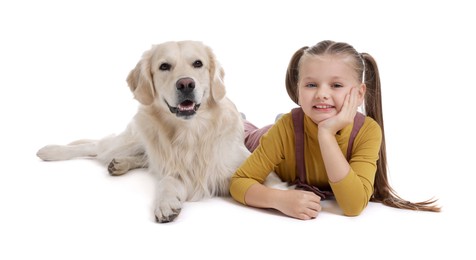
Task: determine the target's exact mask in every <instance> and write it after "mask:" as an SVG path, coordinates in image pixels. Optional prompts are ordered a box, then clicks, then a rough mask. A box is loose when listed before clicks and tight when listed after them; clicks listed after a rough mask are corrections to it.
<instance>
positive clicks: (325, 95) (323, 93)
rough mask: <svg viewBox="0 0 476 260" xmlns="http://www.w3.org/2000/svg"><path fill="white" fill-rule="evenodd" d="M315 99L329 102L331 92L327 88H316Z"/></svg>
mask: <svg viewBox="0 0 476 260" xmlns="http://www.w3.org/2000/svg"><path fill="white" fill-rule="evenodd" d="M314 98H315V99H318V100H327V99H329V91H328V89H327V88H325V87H319V88H316V93H315V94H314Z"/></svg>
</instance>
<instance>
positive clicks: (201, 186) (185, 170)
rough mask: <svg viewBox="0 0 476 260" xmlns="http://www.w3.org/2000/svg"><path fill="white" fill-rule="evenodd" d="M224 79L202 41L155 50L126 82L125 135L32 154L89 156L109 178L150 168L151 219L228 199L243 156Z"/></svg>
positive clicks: (169, 217) (64, 157) (240, 130)
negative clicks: (131, 113) (130, 112)
mask: <svg viewBox="0 0 476 260" xmlns="http://www.w3.org/2000/svg"><path fill="white" fill-rule="evenodd" d="M223 76H224V71H223V69H222V68H221V66H220V65H219V63H218V61H217V60H216V58H215V55H214V54H213V52H212V50H211V48H210V47H208V46H206V45H204V44H202V43H201V42H195V41H181V42H166V43H162V44H158V45H155V46H153V47H152V48H151V49H150V50H148V51H146V52H145V53H144V54H143V56H142V59H141V60H140V61H139V62H138V64H137V66H136V67H135V68H134V69H133V70H132V71H131V72H130V73H129V76H128V77H127V83H128V85H129V87H130V89H131V91H132V92H133V94H134V97H135V98H136V99H137V100H138V101H139V102H140V104H141V105H140V107H139V109H138V112H137V114H136V115H135V117H134V118H133V120H132V121H131V123H130V124H129V125H128V126H127V128H126V130H125V131H124V132H122V133H121V134H119V135H117V136H110V137H106V138H104V139H102V140H96V141H95V140H80V141H76V142H73V143H71V144H69V145H47V146H45V147H43V148H41V149H40V150H39V151H38V153H37V155H38V157H40V158H41V159H43V160H45V161H52V160H67V159H72V158H75V157H95V158H96V159H98V160H99V161H101V162H103V163H105V164H107V165H108V170H109V173H110V174H111V175H121V174H124V173H126V172H127V171H129V170H130V169H134V168H139V167H148V168H149V170H150V171H151V172H152V173H153V174H154V175H156V177H157V185H156V204H155V216H156V220H157V221H158V222H169V221H172V220H174V219H175V218H176V217H177V216H178V214H179V213H180V210H181V208H182V205H183V203H184V201H196V200H200V199H202V198H205V197H210V196H222V195H228V185H229V180H230V177H231V175H232V174H233V172H234V171H235V170H236V169H237V168H238V167H239V165H240V164H241V163H242V162H243V161H244V160H245V159H246V157H247V156H248V155H249V152H248V150H247V148H246V147H245V146H244V142H243V122H242V119H241V115H240V113H239V112H238V111H237V109H236V107H235V105H234V104H233V103H232V102H231V101H230V100H229V99H228V98H227V97H226V91H225V86H224V83H223Z"/></svg>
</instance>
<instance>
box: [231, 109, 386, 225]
mask: <svg viewBox="0 0 476 260" xmlns="http://www.w3.org/2000/svg"><path fill="white" fill-rule="evenodd" d="M317 131H318V127H317V125H316V124H315V123H314V122H313V121H312V120H311V119H310V118H309V117H307V116H304V157H305V163H306V176H307V182H308V183H309V184H311V185H314V186H317V187H318V188H319V189H323V190H329V189H332V191H333V192H334V196H335V199H336V201H337V203H338V205H339V207H340V208H341V209H342V210H343V213H344V215H348V216H356V215H359V214H360V213H361V212H362V210H363V209H365V207H366V206H367V204H368V202H369V200H370V197H371V196H372V193H373V184H374V179H375V172H376V169H377V164H376V162H377V160H378V154H379V150H380V144H381V141H382V132H381V128H380V126H379V125H378V124H377V122H375V121H374V120H373V119H372V118H370V117H366V119H365V122H364V124H363V126H362V128H361V129H360V131H359V133H358V134H357V136H356V137H355V140H354V144H353V147H352V156H351V160H350V168H351V169H350V171H349V173H348V174H347V176H346V177H345V178H344V179H342V180H341V181H339V182H334V183H331V182H329V179H328V177H327V173H326V169H325V166H324V162H323V159H322V156H321V149H320V147H319V143H318V140H317ZM351 131H352V124H351V125H349V126H346V127H345V128H344V129H342V130H341V131H339V133H337V134H336V140H337V143H338V144H339V147H340V149H341V151H342V153H343V154H344V156H345V154H346V152H347V146H348V141H349V137H350V132H351ZM272 171H274V172H275V173H276V174H277V175H278V176H279V177H280V178H281V180H283V181H287V182H294V180H295V179H296V178H297V171H296V154H295V141H294V127H293V121H292V116H291V113H287V114H285V115H283V116H282V117H281V118H280V119H279V120H278V121H277V122H276V123H275V125H273V127H271V128H270V129H269V131H268V132H267V133H266V134H265V135H263V136H262V138H261V140H260V145H259V146H258V147H257V148H256V150H255V151H254V152H253V153H252V154H251V155H250V156H249V157H248V159H247V160H246V161H245V162H244V163H243V164H242V165H241V166H240V167H239V168H238V170H237V171H236V172H235V174H234V175H233V177H232V179H231V185H230V193H231V195H232V197H233V198H234V199H235V200H237V201H238V202H241V203H243V204H246V202H245V193H246V191H247V190H248V188H249V187H250V186H251V185H253V184H255V183H257V182H258V183H263V182H264V181H265V180H266V177H267V176H268V175H269V174H270V173H271V172H272Z"/></svg>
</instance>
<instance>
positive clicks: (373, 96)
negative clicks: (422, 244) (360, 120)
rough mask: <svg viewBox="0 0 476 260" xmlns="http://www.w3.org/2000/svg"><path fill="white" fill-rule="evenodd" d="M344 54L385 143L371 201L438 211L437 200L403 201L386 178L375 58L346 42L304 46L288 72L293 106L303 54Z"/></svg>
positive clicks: (379, 160)
mask: <svg viewBox="0 0 476 260" xmlns="http://www.w3.org/2000/svg"><path fill="white" fill-rule="evenodd" d="M324 54H330V55H345V56H346V57H352V62H351V64H352V66H353V67H354V68H355V70H356V72H357V75H358V77H359V80H360V81H362V82H363V83H365V85H366V86H367V91H366V94H365V99H364V100H365V101H364V109H365V114H366V115H367V116H369V117H371V118H373V119H374V120H375V121H376V122H377V123H378V124H379V125H380V128H381V130H382V143H381V145H380V151H379V159H378V161H377V171H376V174H375V181H374V192H373V194H372V197H371V199H370V201H374V202H380V203H382V204H384V205H387V206H390V207H395V208H401V209H411V210H422V211H433V212H439V211H440V210H441V209H440V207H438V206H436V205H434V204H435V202H436V200H435V199H428V200H426V201H422V202H410V201H407V200H404V199H402V198H401V197H400V196H398V194H397V193H396V192H395V190H394V189H393V188H392V187H391V186H390V184H389V182H388V177H387V153H386V145H385V131H384V124H383V113H382V93H381V84H380V75H379V71H378V67H377V63H376V62H375V59H374V58H373V57H372V56H371V55H370V54H368V53H358V52H357V51H356V50H355V49H354V47H353V46H351V45H349V44H347V43H344V42H334V41H328V40H327V41H322V42H319V43H317V44H316V45H314V46H312V47H307V46H306V47H302V48H300V49H299V50H297V51H296V52H295V53H294V55H293V56H292V58H291V60H290V62H289V65H288V69H287V72H286V90H287V92H288V95H289V97H290V98H291V100H292V101H294V103H296V104H298V102H299V100H298V93H297V92H298V87H297V86H298V81H299V66H300V62H301V57H302V56H304V55H324Z"/></svg>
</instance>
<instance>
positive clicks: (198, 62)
mask: <svg viewBox="0 0 476 260" xmlns="http://www.w3.org/2000/svg"><path fill="white" fill-rule="evenodd" d="M192 65H193V67H194V68H201V67H202V66H203V63H202V61H201V60H196V61H194V62H193V64H192Z"/></svg>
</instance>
